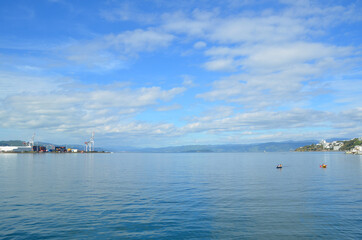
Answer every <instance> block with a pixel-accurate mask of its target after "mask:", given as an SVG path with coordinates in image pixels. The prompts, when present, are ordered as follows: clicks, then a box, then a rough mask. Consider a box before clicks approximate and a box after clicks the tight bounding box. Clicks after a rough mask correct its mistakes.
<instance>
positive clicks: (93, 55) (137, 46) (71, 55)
mask: <svg viewBox="0 0 362 240" xmlns="http://www.w3.org/2000/svg"><path fill="white" fill-rule="evenodd" d="M173 39H174V36H173V35H172V34H169V33H166V32H162V31H159V30H155V29H147V30H142V29H136V30H133V31H125V32H121V33H119V34H108V35H105V36H101V37H98V38H96V39H93V40H89V41H80V42H75V43H70V44H68V45H66V46H63V47H60V48H59V49H60V51H61V52H63V53H64V54H65V56H66V58H67V59H68V60H69V61H71V62H75V63H77V64H80V65H84V66H86V67H88V68H89V69H93V70H94V68H96V69H101V70H113V69H119V68H125V67H126V66H127V64H128V63H127V62H128V61H129V59H130V58H133V57H137V56H138V54H139V53H140V52H151V51H155V50H157V49H159V48H165V47H167V46H168V45H169V44H170V43H171V42H172V40H173Z"/></svg>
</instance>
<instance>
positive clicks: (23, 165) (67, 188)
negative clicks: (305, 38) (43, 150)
mask: <svg viewBox="0 0 362 240" xmlns="http://www.w3.org/2000/svg"><path fill="white" fill-rule="evenodd" d="M279 163H282V164H283V168H282V169H276V168H275V166H276V165H277V164H279ZM321 163H326V164H327V165H328V167H327V168H326V169H321V168H319V165H320V164H321ZM361 186H362V159H361V156H355V155H346V154H341V153H293V152H291V153H236V154H235V153H228V154H221V153H218V154H212V153H199V154H127V153H122V154H0V238H10V239H12V238H19V239H29V238H33V239H38V238H75V239H85V238H87V239H89V238H93V239H99V238H121V239H241V238H242V239H290V238H309V239H315V238H322V239H323V238H324V239H348V238H350V239H357V238H360V237H361V234H362V230H361V229H362V226H361V223H362V218H361V206H362V200H361Z"/></svg>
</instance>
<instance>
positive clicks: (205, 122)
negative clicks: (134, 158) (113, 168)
mask: <svg viewBox="0 0 362 240" xmlns="http://www.w3.org/2000/svg"><path fill="white" fill-rule="evenodd" d="M361 12H362V2H361V1H358V0H357V1H304V0H301V1H298V0H295V1H289V0H281V1H249V0H240V1H236V0H226V1H202V0H200V1H166V0H153V1H141V0H140V1H116V0H109V1H80V0H78V1H76V0H72V1H70V0H38V1H25V0H24V1H20V0H14V1H1V2H0V140H10V139H21V140H28V139H29V138H30V137H31V135H32V134H33V133H34V132H36V136H37V139H36V140H38V141H47V142H52V143H57V144H62V143H78V144H82V143H83V142H84V141H86V140H88V139H89V137H90V135H91V132H92V131H94V132H95V140H96V144H97V146H102V147H107V146H134V147H160V146H172V145H188V144H228V143H233V144H234V143H235V144H239V143H240V144H242V143H257V142H268V141H286V140H305V139H317V140H318V139H324V138H331V137H346V138H351V137H360V136H362V124H361V123H362V101H361V99H362V98H361V96H362V68H361V66H362V64H361V56H362V55H361V53H362V51H361V50H362V44H361V43H362V42H361V37H362V24H361V23H362V17H361V14H360V13H361Z"/></svg>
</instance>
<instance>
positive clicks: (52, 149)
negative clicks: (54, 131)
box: [0, 132, 106, 153]
mask: <svg viewBox="0 0 362 240" xmlns="http://www.w3.org/2000/svg"><path fill="white" fill-rule="evenodd" d="M34 139H35V133H34V134H33V136H32V137H31V139H30V140H29V141H28V142H24V141H9V142H10V143H12V144H13V145H5V146H1V145H0V153H106V152H105V151H97V150H95V147H94V132H92V135H91V137H90V139H89V140H88V141H86V142H84V147H81V146H80V145H79V146H78V147H68V146H67V145H54V144H39V143H36V142H35V140H34ZM14 143H15V144H14Z"/></svg>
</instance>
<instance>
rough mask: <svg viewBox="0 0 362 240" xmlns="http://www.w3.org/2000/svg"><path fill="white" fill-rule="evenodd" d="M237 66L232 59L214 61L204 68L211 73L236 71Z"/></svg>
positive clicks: (207, 63) (206, 64)
mask: <svg viewBox="0 0 362 240" xmlns="http://www.w3.org/2000/svg"><path fill="white" fill-rule="evenodd" d="M235 65H236V64H235V63H234V61H233V59H231V58H220V59H214V60H211V61H209V62H206V63H205V64H204V67H205V68H206V69H207V70H210V71H227V72H229V71H235V70H236V66H235Z"/></svg>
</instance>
